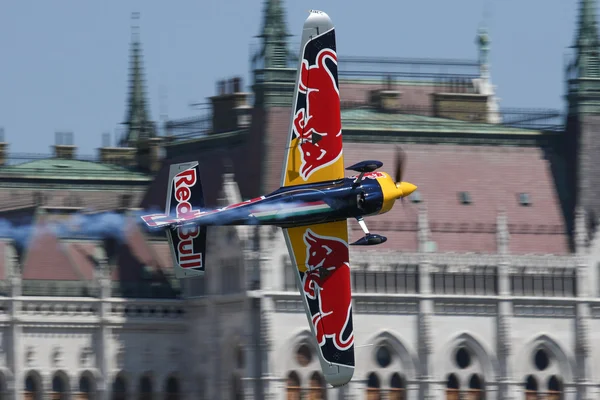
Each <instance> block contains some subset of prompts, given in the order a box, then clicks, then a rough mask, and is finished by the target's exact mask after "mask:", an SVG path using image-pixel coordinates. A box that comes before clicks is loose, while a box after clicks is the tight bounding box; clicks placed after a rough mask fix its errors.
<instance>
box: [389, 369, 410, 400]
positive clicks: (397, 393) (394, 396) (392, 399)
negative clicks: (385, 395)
mask: <svg viewBox="0 0 600 400" xmlns="http://www.w3.org/2000/svg"><path fill="white" fill-rule="evenodd" d="M405 390H406V383H405V381H404V378H402V376H400V374H399V373H397V372H396V373H395V374H394V375H392V379H391V380H390V395H389V400H404V399H405V398H406V397H405V393H406V392H405Z"/></svg>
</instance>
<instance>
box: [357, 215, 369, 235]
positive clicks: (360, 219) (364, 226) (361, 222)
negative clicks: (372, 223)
mask: <svg viewBox="0 0 600 400" xmlns="http://www.w3.org/2000/svg"><path fill="white" fill-rule="evenodd" d="M356 220H357V221H358V224H359V225H360V227H361V228H362V230H363V232H364V233H365V235H367V236H369V228H367V223H366V222H365V219H364V218H363V217H357V218H356Z"/></svg>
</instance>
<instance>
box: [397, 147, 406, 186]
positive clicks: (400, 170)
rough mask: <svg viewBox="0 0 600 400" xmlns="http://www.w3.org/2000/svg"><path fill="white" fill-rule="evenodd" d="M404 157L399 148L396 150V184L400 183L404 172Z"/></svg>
mask: <svg viewBox="0 0 600 400" xmlns="http://www.w3.org/2000/svg"><path fill="white" fill-rule="evenodd" d="M405 158H406V156H405V154H404V151H403V150H402V148H401V147H400V146H398V147H397V148H396V182H402V175H403V172H404V160H405Z"/></svg>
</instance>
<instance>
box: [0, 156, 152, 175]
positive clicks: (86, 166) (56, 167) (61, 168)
mask: <svg viewBox="0 0 600 400" xmlns="http://www.w3.org/2000/svg"><path fill="white" fill-rule="evenodd" d="M10 176H15V177H19V178H27V179H61V180H78V181H81V180H95V181H97V180H107V181H114V180H128V181H132V180H134V181H149V180H151V178H150V177H148V176H147V175H145V174H142V173H139V172H133V171H130V170H128V169H127V168H123V167H120V166H118V165H112V164H102V163H97V162H92V161H81V160H69V159H58V158H47V159H43V160H35V161H30V162H26V163H23V164H18V165H11V166H6V167H2V168H0V177H10Z"/></svg>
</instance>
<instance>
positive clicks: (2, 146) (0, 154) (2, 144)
mask: <svg viewBox="0 0 600 400" xmlns="http://www.w3.org/2000/svg"><path fill="white" fill-rule="evenodd" d="M7 150H8V143H6V141H5V139H4V128H3V127H1V126H0V166H4V165H6V158H7V154H6V153H7Z"/></svg>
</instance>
